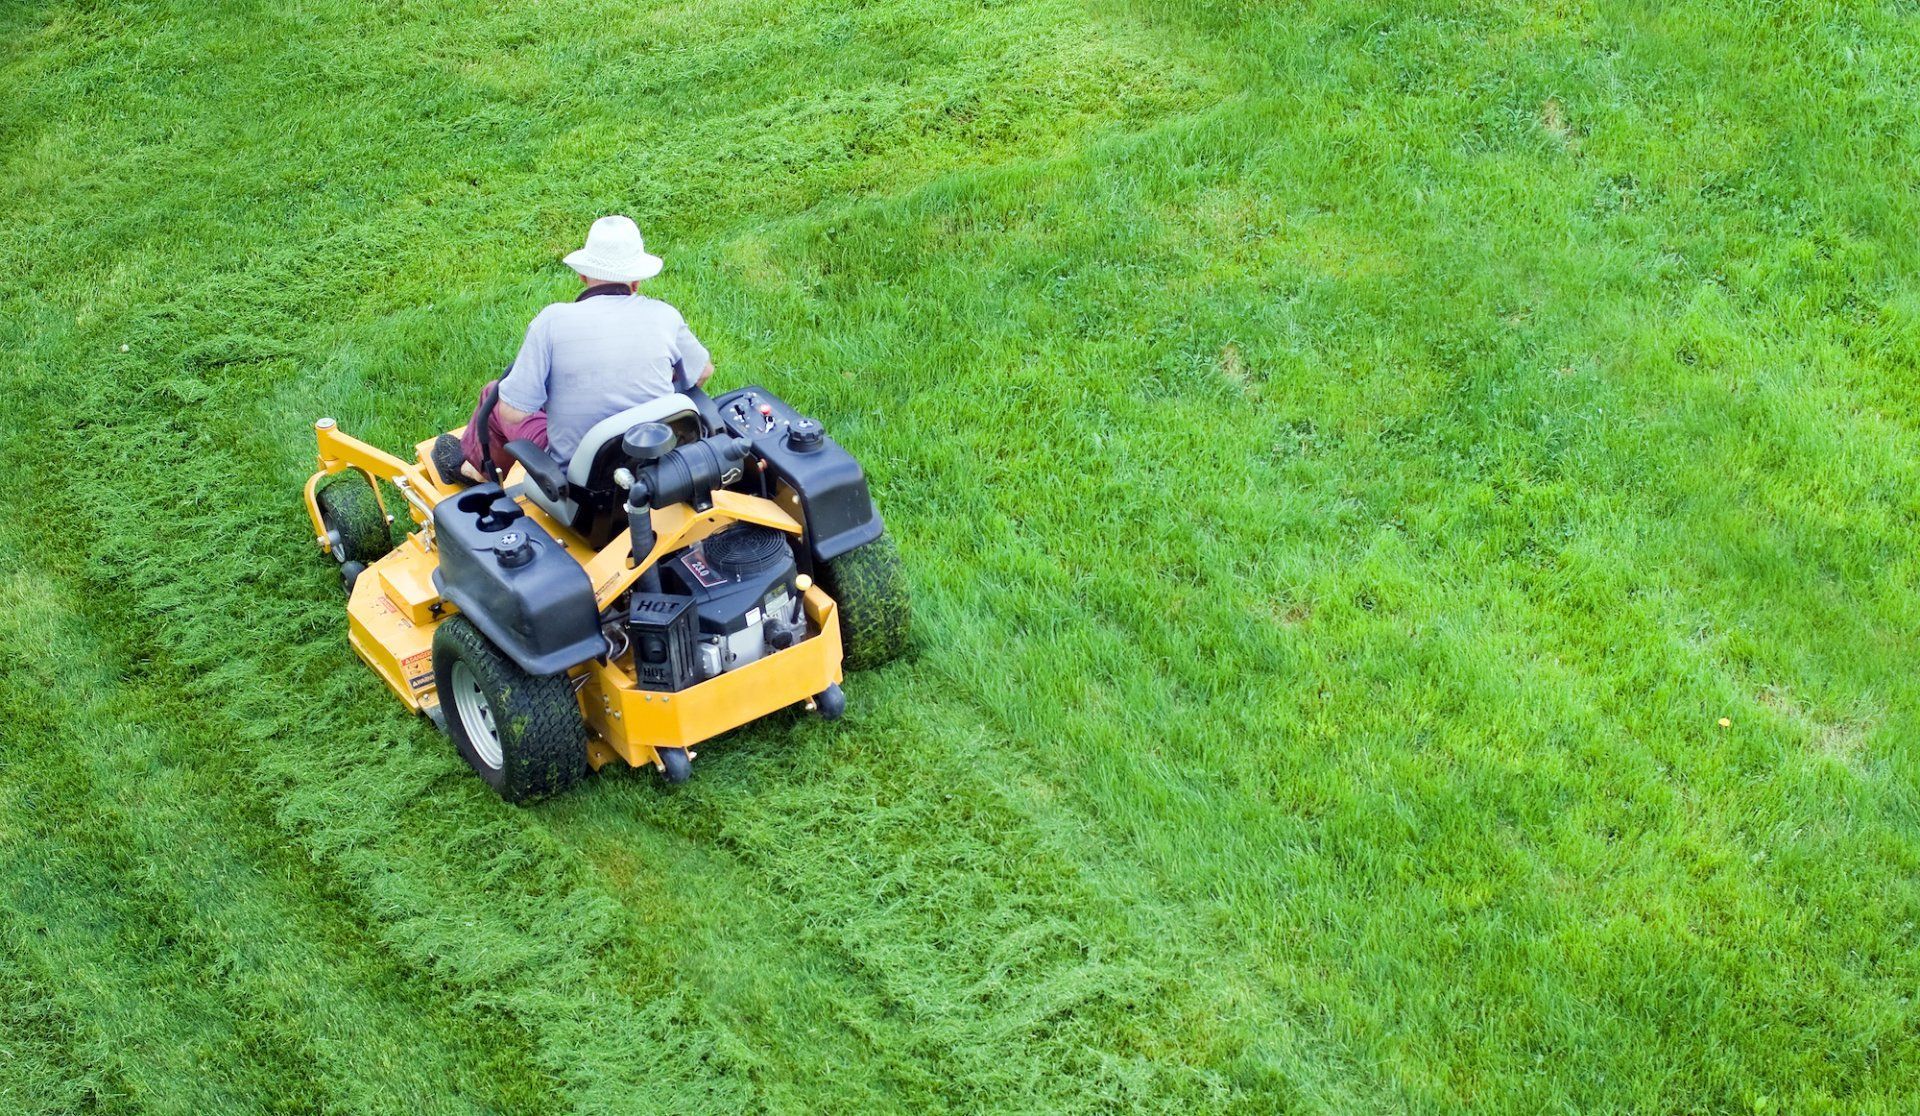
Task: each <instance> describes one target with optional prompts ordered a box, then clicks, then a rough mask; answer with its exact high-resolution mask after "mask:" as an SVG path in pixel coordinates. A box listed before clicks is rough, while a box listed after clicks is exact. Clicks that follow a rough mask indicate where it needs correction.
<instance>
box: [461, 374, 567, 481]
mask: <svg viewBox="0 0 1920 1116" xmlns="http://www.w3.org/2000/svg"><path fill="white" fill-rule="evenodd" d="M499 383H500V381H499V380H489V381H488V382H487V385H486V386H485V387H483V388H481V389H480V398H479V400H478V401H476V402H475V403H474V405H473V417H472V418H470V419H468V420H467V429H466V430H465V432H463V433H462V434H461V435H460V456H462V457H464V458H466V460H467V464H469V465H471V466H473V467H474V468H475V469H480V420H481V414H480V413H481V412H482V411H485V410H487V397H488V396H490V395H492V394H493V392H494V390H495V388H496V387H497V386H498V385H499ZM520 438H531V439H532V440H533V442H534V444H535V445H537V446H539V447H540V448H541V449H546V448H547V413H546V412H545V411H535V412H534V413H533V414H531V415H528V416H527V417H526V418H524V419H521V420H520V421H519V422H507V421H505V420H503V419H502V418H501V417H500V411H499V408H497V407H496V408H494V409H493V411H492V412H491V413H490V414H488V415H487V449H489V450H490V451H492V456H493V463H494V465H495V466H497V467H498V468H499V470H500V471H501V472H502V473H505V472H506V471H507V470H508V469H509V468H511V467H512V465H513V456H512V455H511V454H509V453H507V451H506V450H505V449H503V448H502V447H504V446H505V445H506V444H507V443H508V442H512V441H516V440H518V439H520ZM480 471H481V472H482V473H485V472H486V470H485V469H480Z"/></svg>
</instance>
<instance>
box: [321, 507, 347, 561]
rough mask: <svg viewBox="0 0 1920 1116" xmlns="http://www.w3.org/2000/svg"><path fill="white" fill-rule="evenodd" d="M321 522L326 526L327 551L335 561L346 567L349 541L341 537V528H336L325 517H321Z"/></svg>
mask: <svg viewBox="0 0 1920 1116" xmlns="http://www.w3.org/2000/svg"><path fill="white" fill-rule="evenodd" d="M320 522H321V523H323V524H325V525H326V528H327V549H328V550H329V551H331V552H332V554H333V560H334V561H336V562H339V563H341V564H343V565H344V564H345V563H346V560H347V540H345V539H343V538H341V537H340V528H338V527H335V526H334V525H333V521H332V520H330V519H328V518H327V517H326V516H325V515H322V516H321V517H320Z"/></svg>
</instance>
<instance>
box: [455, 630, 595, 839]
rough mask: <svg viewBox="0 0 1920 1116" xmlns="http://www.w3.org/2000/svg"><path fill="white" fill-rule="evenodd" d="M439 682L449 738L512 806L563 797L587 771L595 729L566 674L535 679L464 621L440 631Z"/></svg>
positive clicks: (470, 764) (488, 783)
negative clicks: (589, 744)
mask: <svg viewBox="0 0 1920 1116" xmlns="http://www.w3.org/2000/svg"><path fill="white" fill-rule="evenodd" d="M433 680H434V684H435V685H436V686H437V687H438V688H439V691H440V708H441V709H442V710H443V711H444V712H445V714H446V718H447V734H448V735H449V736H451V737H453V745H454V747H455V748H457V749H459V752H460V758H461V759H464V760H466V761H467V766H469V767H471V768H473V770H474V772H475V774H477V775H479V776H480V778H482V779H484V780H485V781H486V784H487V785H488V786H490V787H492V788H493V789H494V790H495V791H497V792H498V793H499V795H500V797H501V798H504V799H506V800H507V801H508V802H526V801H529V800H531V799H535V798H542V797H545V796H546V795H550V794H558V793H560V792H561V791H563V790H566V789H567V788H568V787H570V786H572V785H573V784H574V783H576V782H578V781H579V779H580V777H581V776H582V775H584V774H586V772H587V725H586V721H585V720H583V719H582V718H581V716H580V702H579V699H578V698H576V697H575V696H574V693H573V686H572V685H571V684H570V683H569V682H568V681H567V676H566V675H564V674H547V675H534V674H528V673H527V672H526V671H524V670H522V669H520V666H519V664H518V663H515V662H514V661H513V660H512V659H509V658H507V657H506V656H505V655H503V654H501V653H500V650H499V649H498V648H496V647H495V646H494V645H493V644H492V642H490V641H489V640H488V639H487V637H486V636H485V635H482V634H481V632H480V629H478V628H476V627H474V626H473V625H472V624H471V623H470V622H468V621H467V619H466V618H465V617H463V616H455V617H453V618H452V619H449V620H447V621H445V622H443V623H442V624H441V625H440V627H439V628H437V629H435V630H434V633H433Z"/></svg>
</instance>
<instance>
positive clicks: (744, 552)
mask: <svg viewBox="0 0 1920 1116" xmlns="http://www.w3.org/2000/svg"><path fill="white" fill-rule="evenodd" d="M703 549H704V550H705V552H706V556H707V564H708V565H710V566H712V567H713V568H714V569H716V570H723V571H725V572H727V573H730V574H734V575H736V576H739V575H744V574H752V573H760V572H762V571H765V570H770V569H772V568H774V567H775V566H778V565H780V564H781V563H783V562H786V561H788V560H789V559H790V557H791V555H790V553H789V551H788V549H787V537H786V534H785V532H782V531H776V530H774V529H773V528H771V527H760V526H757V525H755V524H751V523H742V524H740V525H738V526H736V527H730V528H728V529H727V530H725V531H722V532H720V533H719V534H717V535H714V536H712V537H711V538H709V539H707V541H706V545H705V546H704V547H703Z"/></svg>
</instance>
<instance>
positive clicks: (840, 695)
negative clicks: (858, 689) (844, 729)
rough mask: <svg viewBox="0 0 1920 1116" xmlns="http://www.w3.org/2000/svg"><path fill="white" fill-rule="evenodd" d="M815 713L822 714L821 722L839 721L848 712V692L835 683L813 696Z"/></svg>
mask: <svg viewBox="0 0 1920 1116" xmlns="http://www.w3.org/2000/svg"><path fill="white" fill-rule="evenodd" d="M813 711H814V712H815V713H818V714H820V718H821V720H825V721H837V720H839V719H840V715H841V714H842V713H845V712H846V711H847V692H846V691H845V690H843V689H841V688H840V683H838V682H835V683H834V684H833V685H831V686H828V687H827V688H826V689H824V690H822V691H820V692H819V693H817V694H815V695H814V696H813Z"/></svg>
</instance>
